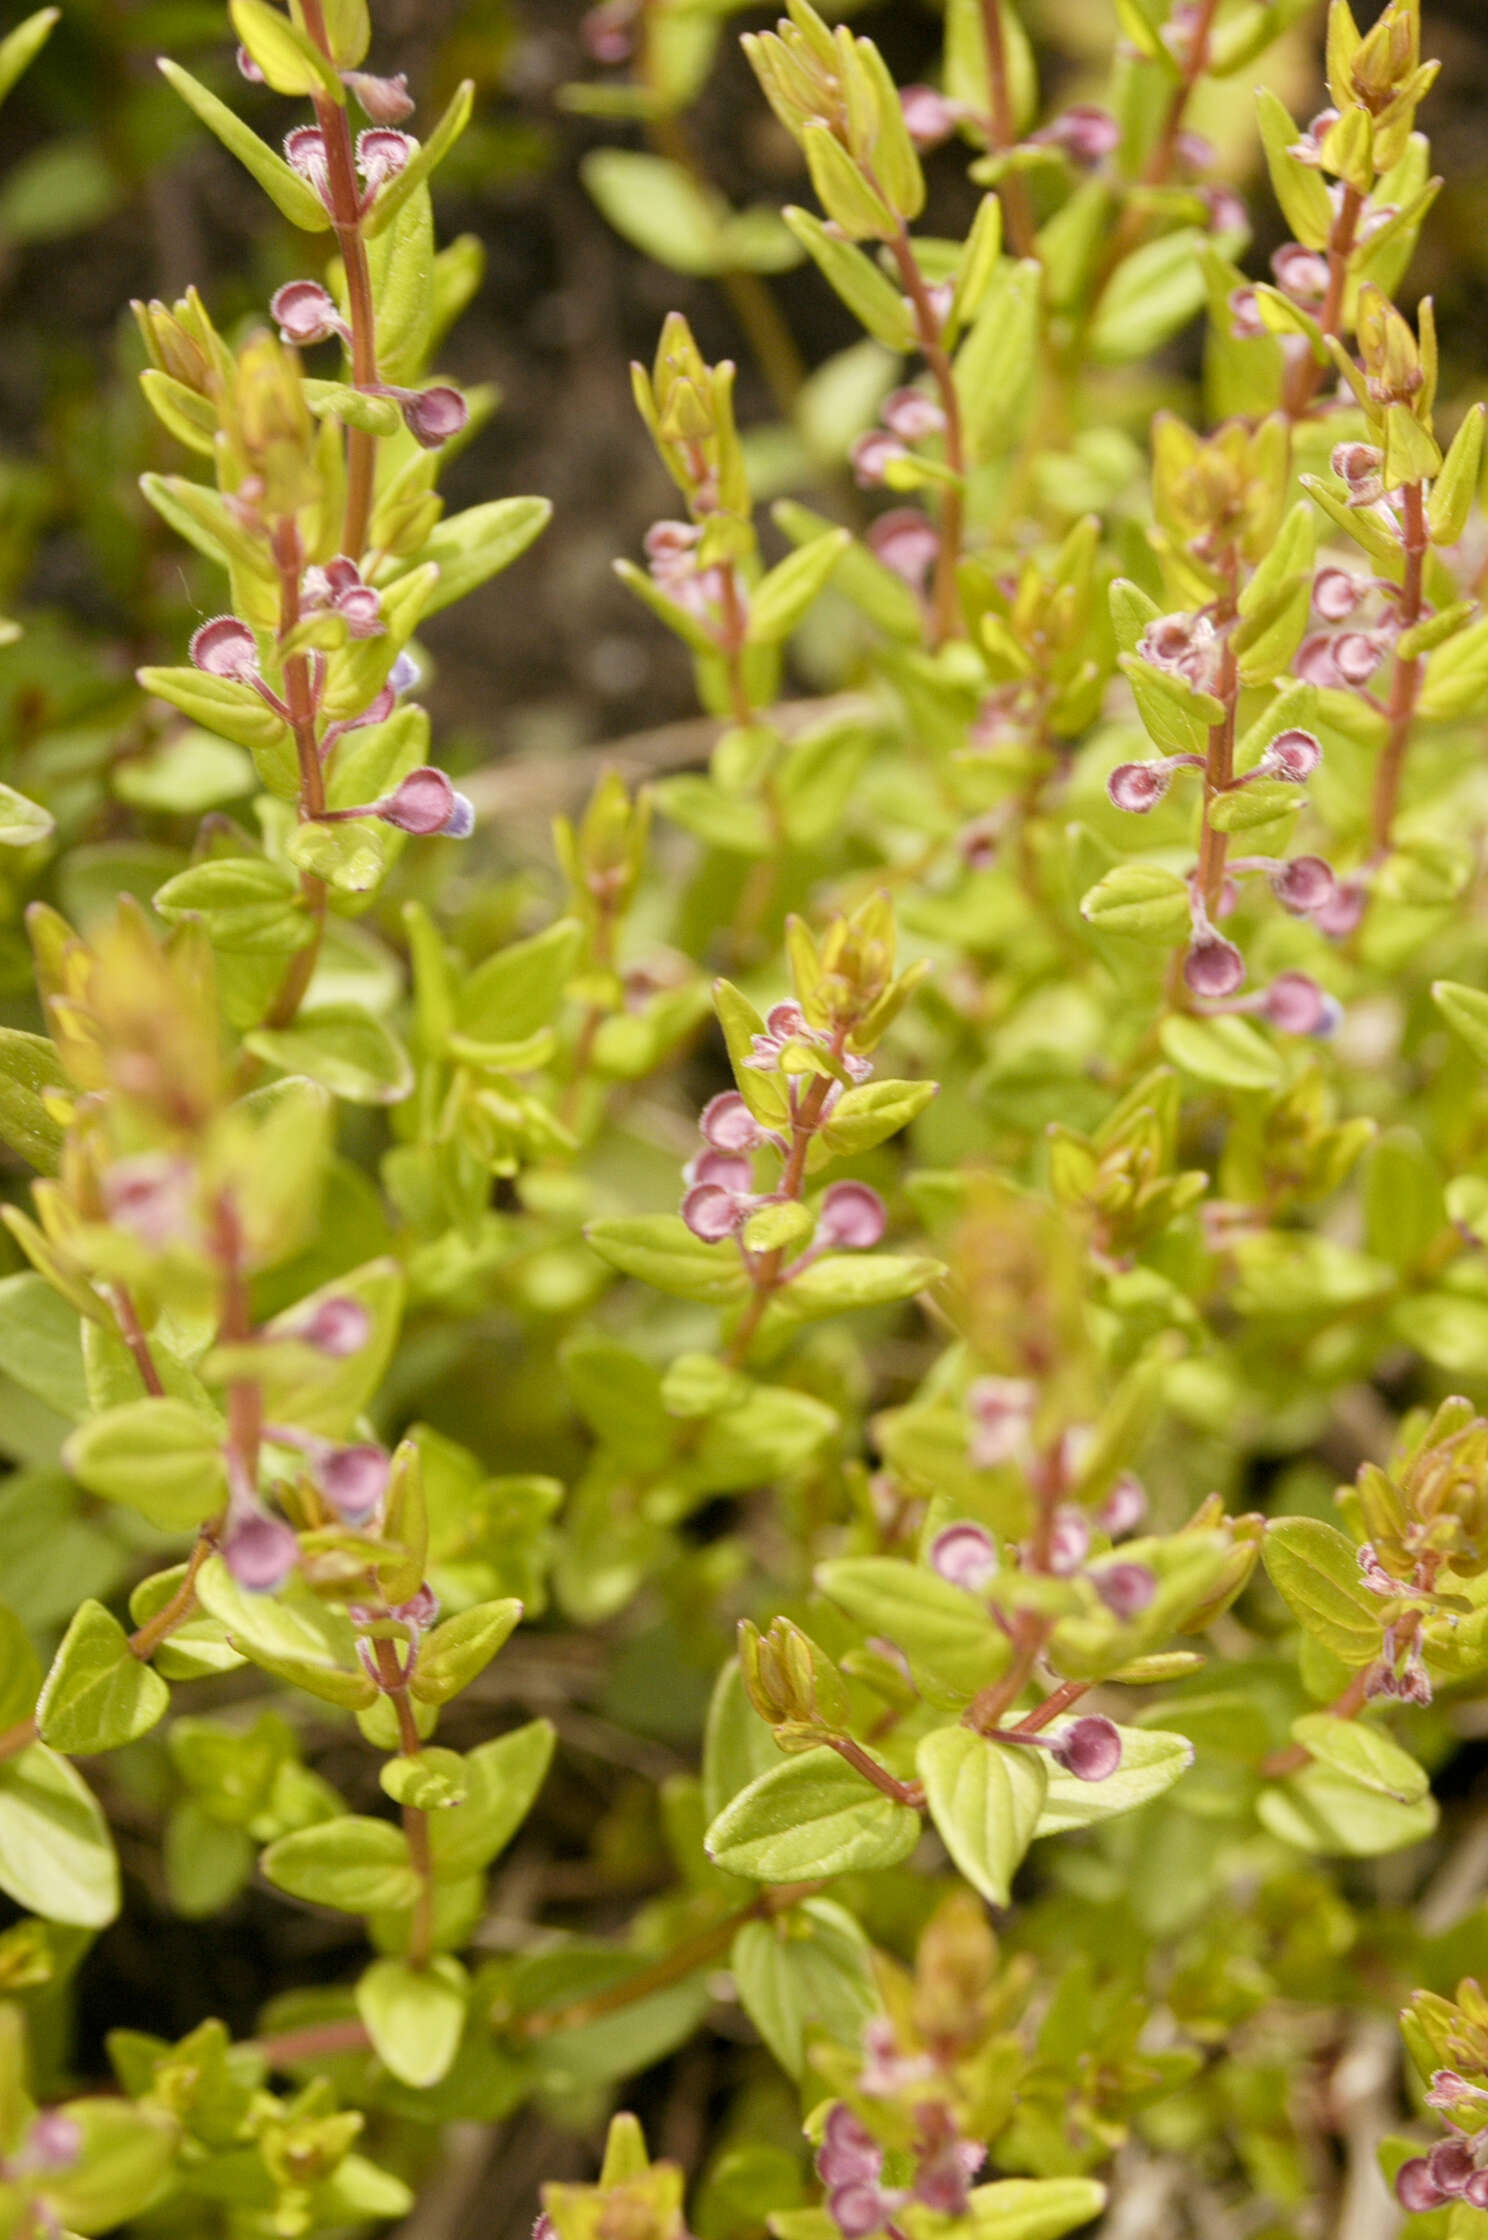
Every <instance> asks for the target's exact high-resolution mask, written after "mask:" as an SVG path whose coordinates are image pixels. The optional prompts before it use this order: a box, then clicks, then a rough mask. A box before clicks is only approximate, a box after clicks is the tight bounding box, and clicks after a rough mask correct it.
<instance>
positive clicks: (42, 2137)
mask: <svg viewBox="0 0 1488 2240" xmlns="http://www.w3.org/2000/svg"><path fill="white" fill-rule="evenodd" d="M82 2148H83V2130H82V2125H81V2124H79V2123H77V2122H75V2121H74V2120H73V2118H72V2117H71V2116H69V2115H64V2114H63V2112H62V2110H61V2109H60V2108H43V2109H42V2110H41V2112H40V2113H39V2114H38V2115H37V2116H36V2117H35V2118H34V2119H33V2121H32V2124H31V2128H30V2129H29V2131H28V2132H27V2133H26V2143H25V2145H24V2147H23V2148H22V2149H21V2155H20V2161H21V2163H22V2166H23V2167H24V2168H25V2169H26V2170H27V2171H28V2172H32V2173H34V2174H35V2175H37V2176H45V2177H49V2178H55V2177H59V2176H60V2175H61V2173H62V2172H63V2171H65V2170H70V2169H71V2168H72V2167H73V2165H74V2163H75V2162H76V2161H77V2158H78V2156H79V2155H80V2154H81V2152H82Z"/></svg>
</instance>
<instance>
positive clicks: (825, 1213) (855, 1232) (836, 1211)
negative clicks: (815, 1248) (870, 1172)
mask: <svg viewBox="0 0 1488 2240" xmlns="http://www.w3.org/2000/svg"><path fill="white" fill-rule="evenodd" d="M886 1220H887V1216H886V1215H885V1213H884V1203H883V1200H882V1198H881V1197H880V1196H879V1194H878V1192H877V1191H876V1190H870V1189H869V1187H868V1185H867V1183H866V1182H834V1183H833V1184H832V1186H831V1188H830V1189H829V1190H828V1191H827V1194H826V1196H825V1197H824V1198H823V1199H822V1206H821V1213H820V1215H819V1217H818V1219H817V1224H816V1236H817V1242H818V1243H819V1244H825V1245H833V1246H836V1247H838V1248H839V1249H840V1250H843V1251H847V1252H867V1251H868V1250H869V1249H870V1247H872V1246H873V1245H876V1244H877V1243H878V1242H879V1241H880V1239H881V1238H882V1236H883V1233H884V1228H885V1224H886Z"/></svg>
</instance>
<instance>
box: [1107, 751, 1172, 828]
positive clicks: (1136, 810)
mask: <svg viewBox="0 0 1488 2240" xmlns="http://www.w3.org/2000/svg"><path fill="white" fill-rule="evenodd" d="M1172 780H1173V766H1172V764H1171V763H1169V762H1123V763H1119V764H1118V765H1117V767H1116V768H1115V769H1114V770H1113V771H1112V772H1111V775H1110V777H1109V778H1107V780H1106V793H1107V796H1108V798H1109V799H1110V802H1111V805H1112V807H1113V808H1116V809H1125V810H1128V811H1129V812H1130V814H1131V815H1133V816H1137V817H1144V816H1146V814H1147V812H1148V810H1149V809H1155V808H1156V807H1157V804H1158V802H1159V801H1161V799H1162V797H1163V795H1164V794H1165V793H1166V792H1167V790H1168V787H1169V786H1170V785H1171V783H1172Z"/></svg>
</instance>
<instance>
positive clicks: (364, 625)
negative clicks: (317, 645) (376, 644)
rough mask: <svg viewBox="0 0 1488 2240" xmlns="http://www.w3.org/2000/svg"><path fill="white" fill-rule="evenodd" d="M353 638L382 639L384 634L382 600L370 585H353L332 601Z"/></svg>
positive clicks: (339, 593)
mask: <svg viewBox="0 0 1488 2240" xmlns="http://www.w3.org/2000/svg"><path fill="white" fill-rule="evenodd" d="M332 604H333V606H334V607H335V610H336V612H337V614H339V615H340V616H341V617H342V619H343V621H344V622H345V624H346V628H347V632H348V634H349V635H350V636H351V637H353V638H380V637H381V636H382V634H383V627H384V626H383V620H382V600H381V597H380V596H379V594H378V593H377V592H376V591H374V590H373V588H372V586H371V584H370V583H358V584H354V585H352V587H351V588H350V589H349V590H347V591H342V592H338V594H337V596H336V598H335V599H334V600H333V601H332Z"/></svg>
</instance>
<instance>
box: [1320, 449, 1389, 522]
mask: <svg viewBox="0 0 1488 2240" xmlns="http://www.w3.org/2000/svg"><path fill="white" fill-rule="evenodd" d="M1331 463H1332V467H1333V472H1334V473H1335V474H1336V475H1337V476H1338V479H1339V481H1340V482H1346V483H1347V484H1348V493H1349V498H1348V502H1349V504H1350V505H1351V506H1373V505H1378V504H1379V501H1380V499H1381V498H1382V497H1383V496H1384V494H1385V484H1384V464H1385V458H1384V453H1383V452H1382V451H1379V450H1377V449H1376V447H1375V446H1374V444H1372V443H1340V444H1338V445H1336V446H1335V448H1334V451H1333V457H1332V462H1331Z"/></svg>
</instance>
